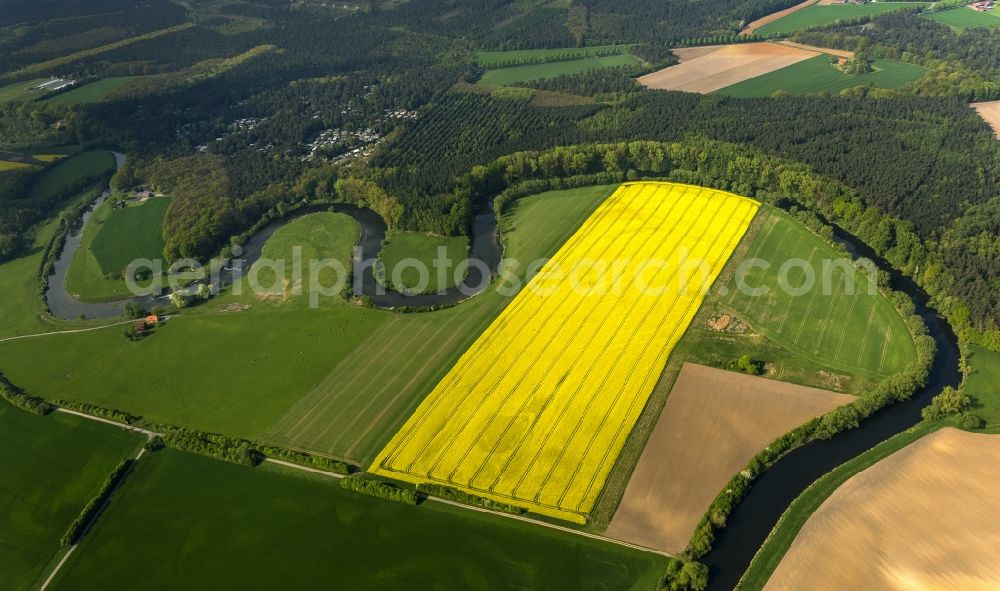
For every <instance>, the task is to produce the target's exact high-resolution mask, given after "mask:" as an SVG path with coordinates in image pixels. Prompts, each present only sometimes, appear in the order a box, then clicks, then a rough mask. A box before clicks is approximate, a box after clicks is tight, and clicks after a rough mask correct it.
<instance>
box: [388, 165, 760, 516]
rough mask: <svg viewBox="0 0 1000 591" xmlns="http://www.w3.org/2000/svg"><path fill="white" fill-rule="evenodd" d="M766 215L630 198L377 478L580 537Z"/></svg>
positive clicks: (466, 361)
mask: <svg viewBox="0 0 1000 591" xmlns="http://www.w3.org/2000/svg"><path fill="white" fill-rule="evenodd" d="M758 206H759V204H758V203H757V202H755V201H752V200H749V199H746V198H744V197H739V196H737V195H733V194H731V193H725V192H722V191H717V190H713V189H705V188H701V187H693V186H689V185H679V184H675V183H626V184H624V185H622V186H621V188H620V189H619V190H618V191H616V192H615V194H614V195H612V196H611V197H609V198H608V200H607V201H605V202H604V203H603V204H602V205H601V206H600V207H599V208H598V209H597V211H595V213H594V214H593V215H592V216H591V217H590V219H588V220H587V222H586V223H585V224H584V225H583V227H582V228H581V229H580V231H579V232H577V233H576V234H575V235H574V236H573V238H571V239H570V241H569V242H568V243H566V245H564V246H563V248H561V249H560V250H559V252H558V253H556V255H555V257H554V258H553V259H552V260H550V261H549V262H548V263H546V265H545V266H544V267H543V268H542V271H541V273H540V274H539V275H537V276H536V277H535V278H533V279H532V281H531V282H530V283H529V285H528V286H527V287H526V288H525V289H524V290H523V291H521V292H520V293H519V294H518V295H517V297H515V299H514V301H513V302H511V304H510V305H509V306H508V307H507V308H506V309H505V310H504V311H503V313H502V314H501V315H500V316H499V317H498V318H497V319H496V320H495V321H494V322H493V324H492V325H491V326H490V327H489V328H488V329H487V330H486V332H485V333H483V335H482V336H480V337H479V339H478V340H477V341H476V342H475V343H474V344H473V345H472V347H471V348H469V350H468V351H466V353H465V354H464V355H463V356H462V357H461V359H459V361H458V363H457V364H456V365H455V366H454V367H453V368H452V369H451V371H450V372H449V373H448V375H446V376H445V377H444V379H443V380H441V382H439V383H438V385H437V387H435V389H434V391H433V392H431V394H430V395H429V396H428V397H427V399H426V400H424V402H423V403H422V404H421V406H420V408H418V409H417V412H416V413H415V414H414V415H413V416H412V417H410V420H409V421H407V423H406V424H405V425H404V426H403V428H402V429H401V430H400V431H399V432H398V433H397V434H396V435H395V437H393V439H392V441H390V442H389V445H388V446H386V448H385V449H384V450H382V452H381V453H380V454H379V457H378V458H377V459H376V460H375V462H374V464H373V468H374V469H373V472H375V473H377V474H381V475H384V476H388V477H391V478H397V479H400V480H405V481H408V482H413V483H421V482H434V483H441V484H447V485H450V486H455V487H458V488H460V489H462V490H465V491H468V492H472V493H474V494H478V495H482V496H485V497H487V498H491V499H494V500H498V501H501V502H509V503H515V504H518V505H520V506H523V507H526V508H529V509H530V510H532V511H534V512H536V513H540V514H544V515H548V516H551V517H557V518H560V519H567V520H570V521H574V522H577V523H583V522H584V521H585V520H586V518H587V515H588V514H589V513H590V510H591V509H592V508H593V506H594V503H595V502H596V500H597V497H598V495H599V494H600V492H601V490H602V489H603V487H604V483H605V480H606V479H607V477H608V474H609V473H610V471H611V469H612V468H613V467H614V464H615V462H616V461H617V459H618V455H619V453H620V452H621V449H622V446H623V445H624V444H625V440H626V439H627V438H628V435H629V433H630V432H631V430H632V427H633V426H634V424H635V421H636V419H637V418H638V416H639V414H640V413H641V412H642V409H643V407H644V406H645V404H646V400H647V399H648V397H649V395H650V393H651V391H652V389H653V387H654V386H655V384H656V382H657V380H658V379H659V377H660V374H661V372H662V370H663V366H664V364H665V363H666V360H667V357H668V356H669V355H670V352H671V350H672V349H673V347H674V345H676V343H677V341H678V340H679V339H680V338H681V336H682V335H683V333H684V331H685V330H686V328H687V326H688V324H689V323H690V321H691V319H692V318H693V316H694V315H695V313H696V312H697V310H698V308H699V306H700V305H701V301H702V299H703V297H704V294H705V291H707V289H708V288H709V287H710V286H711V284H712V282H713V281H714V279H715V277H716V276H717V275H718V273H719V271H720V270H721V269H722V267H723V266H724V265H725V263H726V261H727V260H728V258H729V255H730V254H731V253H732V251H733V249H734V248H735V246H736V244H737V243H738V242H739V240H740V238H741V237H742V235H743V233H744V232H745V231H746V228H747V226H748V224H749V223H750V221H751V219H752V218H753V216H754V215H755V214H756V212H757V208H758ZM699 263H700V264H699ZM692 264H695V265H697V268H696V269H694V268H692V267H691V265H692ZM598 267H603V268H604V269H611V268H612V267H613V268H614V271H612V272H611V273H599V272H597V269H598ZM699 270H700V271H702V272H701V273H698V271H699ZM611 286H614V288H611Z"/></svg>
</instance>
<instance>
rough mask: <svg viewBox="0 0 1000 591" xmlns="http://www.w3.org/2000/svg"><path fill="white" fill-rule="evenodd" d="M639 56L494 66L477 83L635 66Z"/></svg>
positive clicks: (515, 81) (514, 81)
mask: <svg viewBox="0 0 1000 591" xmlns="http://www.w3.org/2000/svg"><path fill="white" fill-rule="evenodd" d="M641 63H642V61H641V60H639V58H637V57H635V56H632V55H629V54H627V53H624V54H620V55H608V56H601V57H586V58H582V59H576V60H566V61H555V62H548V63H541V64H529V65H524V66H510V67H506V68H496V69H492V70H486V72H485V73H483V75H482V77H481V78H480V79H479V81H478V84H484V85H488V86H506V85H511V84H518V83H520V82H527V81H530V80H539V79H542V78H553V77H555V76H563V75H566V74H580V73H583V72H587V71H589V70H602V69H604V68H616V67H620V66H636V65H639V64H641Z"/></svg>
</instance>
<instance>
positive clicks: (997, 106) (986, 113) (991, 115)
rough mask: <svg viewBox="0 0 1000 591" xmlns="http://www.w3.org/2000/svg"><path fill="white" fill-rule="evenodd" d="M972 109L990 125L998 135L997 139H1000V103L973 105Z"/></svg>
mask: <svg viewBox="0 0 1000 591" xmlns="http://www.w3.org/2000/svg"><path fill="white" fill-rule="evenodd" d="M972 108H973V109H975V110H976V112H977V113H979V116H980V117H982V118H983V119H985V120H986V122H987V123H989V124H990V127H992V128H993V131H995V132H996V134H997V139H1000V101H991V102H988V103H972Z"/></svg>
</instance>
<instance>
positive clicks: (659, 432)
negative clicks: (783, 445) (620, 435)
mask: <svg viewBox="0 0 1000 591" xmlns="http://www.w3.org/2000/svg"><path fill="white" fill-rule="evenodd" d="M853 399H854V397H853V396H848V395H846V394H836V393H833V392H827V391H826V390H819V389H816V388H807V387H805V386H797V385H795V384H789V383H786V382H778V381H774V380H769V379H766V378H760V377H754V376H748V375H744V374H740V373H734V372H730V371H723V370H721V369H714V368H711V367H705V366H701V365H694V364H690V363H686V364H684V367H683V368H682V369H681V373H680V375H679V376H678V377H677V381H676V382H675V383H674V387H673V389H671V391H670V397H669V398H668V399H667V404H666V406H664V408H663V412H662V414H661V415H660V419H659V421H658V422H657V424H656V428H655V429H654V430H653V433H652V435H651V436H650V438H649V441H648V442H647V443H646V447H645V449H644V450H643V452H642V456H640V458H639V463H638V465H637V466H636V469H635V471H634V472H633V473H632V477H631V479H630V480H629V483H628V486H627V487H626V489H625V495H624V497H623V498H622V501H621V503H620V504H619V506H618V510H617V511H616V512H615V515H614V517H613V518H612V520H611V524H610V525H609V526H608V529H607V532H606V534H607V535H608V536H609V537H612V538H615V539H618V540H623V541H627V542H632V543H634V544H639V545H641V546H645V547H647V548H653V549H655V550H662V551H665V552H671V553H677V552H680V551H682V550H683V549H684V547H685V546H686V545H687V542H688V539H689V538H690V537H691V534H692V532H694V529H695V526H696V525H697V524H698V520H699V519H701V516H702V515H703V514H704V513H705V511H706V510H707V509H708V506H709V505H710V504H711V503H712V500H713V499H715V496H716V495H717V494H718V493H719V491H720V490H722V487H723V486H725V485H726V483H727V482H729V479H730V478H732V477H733V475H735V474H736V473H737V472H739V471H740V470H742V469H744V468H745V467H746V465H747V462H749V461H750V459H751V458H753V456H754V455H756V454H757V453H758V452H759V451H760V450H762V449H764V447H766V446H767V445H768V444H769V443H771V442H772V441H774V440H775V439H777V438H778V437H779V436H781V435H782V434H784V433H787V432H788V431H790V430H792V429H793V428H795V427H796V426H798V425H801V424H802V423H805V422H806V421H808V420H809V419H811V418H813V417H815V416H818V415H821V414H823V413H825V412H827V411H829V410H831V409H833V408H835V407H837V406H840V405H842V404H847V403H849V402H851V401H852V400H853Z"/></svg>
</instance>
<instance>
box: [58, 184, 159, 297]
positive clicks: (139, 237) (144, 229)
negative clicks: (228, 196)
mask: <svg viewBox="0 0 1000 591" xmlns="http://www.w3.org/2000/svg"><path fill="white" fill-rule="evenodd" d="M169 206H170V200H169V199H167V198H162V197H158V198H154V199H151V200H149V201H146V202H144V203H139V204H135V205H131V206H128V207H125V208H122V209H115V208H112V207H111V204H110V203H108V202H104V203H102V204H101V205H100V207H98V209H97V210H96V211H95V212H94V214H93V216H91V218H90V220H89V221H88V222H87V227H86V228H84V230H83V238H82V240H81V242H80V248H79V250H77V251H76V255H75V256H74V257H73V261H72V262H71V263H70V267H69V271H68V272H67V274H66V289H67V290H69V292H70V293H72V294H73V295H74V296H76V297H77V298H78V299H80V300H82V301H102V300H104V301H107V300H112V299H118V298H124V297H128V295H129V290H128V287H127V286H126V284H125V281H124V280H123V279H122V278H121V277H119V278H117V279H112V278H110V277H108V275H109V274H110V273H118V274H121V273H122V272H123V271H124V269H125V267H126V266H128V264H129V263H131V262H132V261H133V260H135V259H137V258H148V259H158V258H161V257H162V256H163V247H164V241H163V218H164V216H165V215H166V212H167V208H168V207H169Z"/></svg>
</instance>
